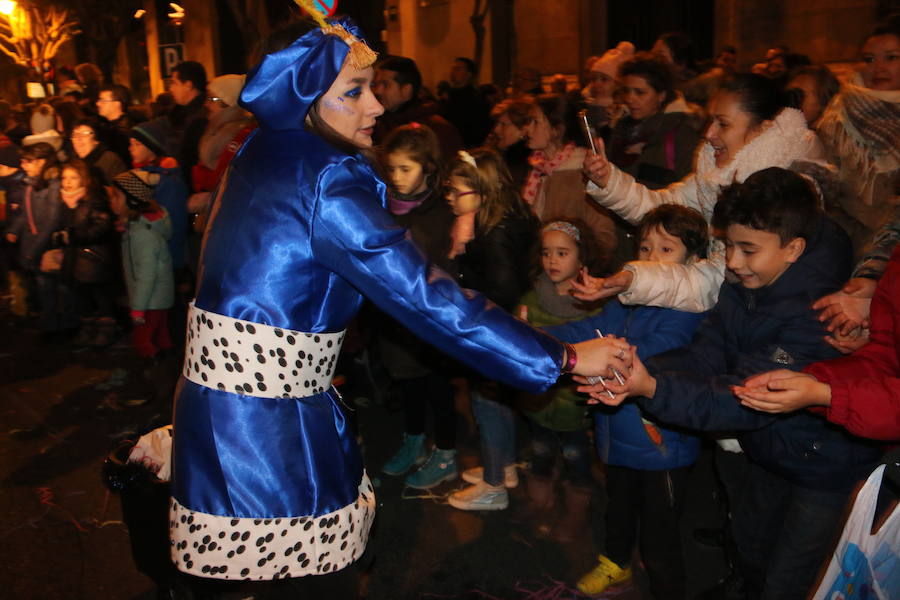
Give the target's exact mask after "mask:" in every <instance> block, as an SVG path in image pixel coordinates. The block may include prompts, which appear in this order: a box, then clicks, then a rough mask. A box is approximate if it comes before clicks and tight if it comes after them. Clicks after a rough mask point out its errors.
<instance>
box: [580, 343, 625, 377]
mask: <svg viewBox="0 0 900 600" xmlns="http://www.w3.org/2000/svg"><path fill="white" fill-rule="evenodd" d="M573 345H574V347H575V352H576V354H578V361H577V362H576V363H575V369H574V370H573V371H572V373H573V374H575V375H586V376H597V375H604V376H612V372H611V371H610V369H616V370H618V371H619V372H620V373H627V372H628V370H629V369H630V368H631V346H629V345H628V340H626V339H624V338H617V337H616V336H614V335H610V336H606V337H602V338H601V337H598V338H593V339H590V340H587V341H584V342H579V343H577V344H573ZM576 380H577V379H576Z"/></svg>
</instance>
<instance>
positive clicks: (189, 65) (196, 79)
mask: <svg viewBox="0 0 900 600" xmlns="http://www.w3.org/2000/svg"><path fill="white" fill-rule="evenodd" d="M172 73H173V74H175V73H177V74H178V79H180V80H182V81H190V82H191V83H192V84H193V85H194V89H195V90H197V91H198V92H200V93H201V94H202V93H204V92H205V91H206V69H204V68H203V65H201V64H200V63H198V62H196V61H193V60H186V61H184V62H180V63H178V64H177V65H175V68H174V69H172Z"/></svg>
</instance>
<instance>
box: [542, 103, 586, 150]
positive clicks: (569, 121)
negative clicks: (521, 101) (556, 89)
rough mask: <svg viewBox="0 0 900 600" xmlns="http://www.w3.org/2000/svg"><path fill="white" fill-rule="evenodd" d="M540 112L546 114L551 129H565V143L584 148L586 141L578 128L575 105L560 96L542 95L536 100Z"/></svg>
mask: <svg viewBox="0 0 900 600" xmlns="http://www.w3.org/2000/svg"><path fill="white" fill-rule="evenodd" d="M534 103H535V105H536V107H537V109H538V110H540V111H541V112H542V113H544V116H545V117H547V121H548V122H549V123H550V126H551V127H559V126H562V127H563V142H566V143H568V142H575V143H576V144H578V145H579V146H583V145H584V144H585V143H587V142H586V141H584V140H583V139H582V138H583V137H584V136H582V135H581V130H580V129H579V128H578V113H577V110H576V107H575V104H574V103H572V102H569V101H568V100H567V99H566V98H565V97H563V96H560V95H559V94H541V95H540V96H538V97H537V98H535V99H534Z"/></svg>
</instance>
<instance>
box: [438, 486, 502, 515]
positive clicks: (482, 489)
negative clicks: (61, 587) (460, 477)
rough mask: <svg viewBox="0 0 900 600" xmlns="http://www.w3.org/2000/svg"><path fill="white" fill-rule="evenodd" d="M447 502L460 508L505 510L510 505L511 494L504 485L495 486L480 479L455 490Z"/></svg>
mask: <svg viewBox="0 0 900 600" xmlns="http://www.w3.org/2000/svg"><path fill="white" fill-rule="evenodd" d="M447 502H448V503H449V504H450V506H453V507H455V508H458V509H460V510H504V509H505V508H506V507H507V506H509V494H507V493H506V488H505V487H503V486H502V485H498V486H496V487H494V486H492V485H488V484H486V483H485V482H483V481H480V482H478V483H476V484H475V485H471V486H469V487H467V488H463V489H461V490H459V491H458V492H453V493H452V494H450V497H449V498H448V499H447Z"/></svg>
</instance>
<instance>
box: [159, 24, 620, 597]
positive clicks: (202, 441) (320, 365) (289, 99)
mask: <svg viewBox="0 0 900 600" xmlns="http://www.w3.org/2000/svg"><path fill="white" fill-rule="evenodd" d="M338 25H339V27H335V28H331V29H330V30H329V31H327V32H326V30H324V29H320V28H317V29H314V30H313V31H311V32H309V33H307V34H306V35H304V36H302V37H300V38H299V39H297V40H296V41H295V42H294V43H293V44H291V45H290V46H288V47H287V48H285V49H283V50H280V51H278V52H274V53H272V54H269V55H267V56H266V57H265V58H264V59H263V61H262V62H261V64H260V65H259V66H258V67H256V69H254V70H253V71H252V72H251V73H250V74H249V75H248V80H247V84H246V86H245V88H244V90H243V92H242V94H241V103H242V104H243V106H244V107H245V108H247V109H248V110H250V111H251V112H253V114H254V115H255V116H256V118H257V119H258V121H259V124H260V127H259V129H258V130H257V131H256V132H255V133H254V134H253V135H252V136H251V137H250V138H249V139H248V141H247V142H246V144H245V145H244V147H243V148H242V149H241V150H240V152H239V153H238V155H237V156H236V157H235V159H234V161H233V163H232V166H231V169H230V171H229V173H228V174H227V175H226V179H225V181H224V182H223V184H222V189H221V190H220V194H219V197H218V201H217V203H216V207H215V208H214V211H213V214H212V216H211V224H210V227H209V229H208V231H207V238H206V240H205V246H204V254H203V257H202V262H201V271H200V278H199V285H198V293H197V297H196V300H195V303H194V305H193V306H192V308H191V311H190V314H189V330H188V336H187V337H188V341H187V348H186V358H185V367H184V377H183V379H182V382H181V385H180V386H179V392H178V395H177V398H176V405H175V441H174V457H173V461H174V464H173V481H172V496H173V497H172V501H171V506H170V525H171V527H170V533H171V539H172V558H173V560H174V562H175V564H176V566H177V567H178V569H179V570H181V571H184V572H187V573H191V574H194V575H198V576H201V577H212V578H218V579H237V580H269V579H279V578H285V577H294V578H295V577H302V576H307V575H320V574H326V573H332V572H335V571H339V570H341V569H343V568H344V567H346V566H348V565H351V564H352V563H353V562H354V561H355V560H356V559H357V558H358V557H359V555H360V554H361V553H362V551H363V550H364V549H365V544H366V539H367V536H368V531H369V527H370V525H371V522H372V517H373V514H374V506H375V504H374V496H373V492H372V487H371V485H370V484H369V481H368V478H367V477H366V474H365V472H364V469H363V465H362V461H361V458H360V454H359V452H358V449H357V447H356V443H355V440H354V438H353V436H352V435H351V433H350V432H349V430H348V424H347V423H346V421H345V419H344V417H343V415H342V413H341V411H340V409H339V407H338V402H339V396H338V394H337V392H336V391H335V390H334V389H333V388H331V386H330V381H331V376H332V372H333V366H334V362H335V360H336V357H337V353H338V351H339V349H340V343H341V341H342V339H343V330H344V328H345V327H346V326H347V324H348V322H349V321H350V320H351V319H352V318H353V316H354V315H355V314H356V312H357V310H358V309H359V307H360V304H361V303H362V300H363V296H365V297H367V298H369V299H370V300H372V301H373V302H375V304H376V305H378V306H379V307H380V308H381V309H382V310H384V311H385V312H387V313H389V314H390V315H391V316H393V317H394V318H396V319H398V320H400V321H401V322H403V323H404V324H405V325H406V326H407V327H408V328H409V329H410V330H411V331H413V332H415V333H417V334H418V335H420V336H421V337H422V338H423V339H425V340H427V341H428V342H430V343H432V344H434V345H435V346H437V347H438V348H440V349H441V350H443V351H445V352H447V353H448V354H450V355H452V356H454V357H456V358H457V359H459V360H462V361H464V362H466V363H468V364H470V365H472V366H473V367H475V368H477V369H479V370H480V371H482V372H484V373H485V374H486V375H488V376H490V377H492V378H495V379H498V380H502V381H504V382H506V383H508V384H510V385H514V386H516V387H520V388H522V389H527V390H531V391H534V392H537V391H540V390H543V389H546V388H547V387H549V386H550V385H552V384H553V383H554V382H555V381H556V380H557V378H558V377H559V375H560V372H561V369H562V370H571V371H572V372H575V373H581V374H600V373H601V372H605V371H606V370H607V369H608V367H609V366H610V365H612V366H616V367H617V368H620V369H625V368H627V365H625V364H624V363H623V362H622V360H621V356H623V355H624V352H623V350H624V349H625V348H627V344H626V343H625V342H623V341H621V340H605V341H597V340H595V341H592V342H588V343H586V344H584V345H578V346H576V347H574V348H573V347H571V346H565V345H563V344H561V343H560V342H558V341H557V340H555V339H554V338H552V337H550V336H548V335H546V334H542V333H539V332H537V331H535V330H533V329H531V328H530V327H528V326H527V325H525V324H524V323H523V322H521V321H518V320H516V319H513V318H511V317H510V316H508V315H507V314H506V313H505V312H503V311H502V310H501V309H499V308H497V307H496V306H494V305H493V304H492V303H490V302H489V301H487V300H486V299H485V298H483V297H481V296H479V295H477V294H475V293H473V292H468V291H463V290H461V289H460V288H459V287H457V286H456V284H455V283H454V282H453V281H452V280H451V279H450V278H449V277H447V276H446V275H445V274H444V273H442V272H441V271H440V270H438V269H436V268H433V267H431V266H430V265H429V264H428V263H426V261H425V259H424V258H423V255H422V253H421V252H420V251H419V250H418V248H416V246H415V245H414V244H413V243H412V242H411V241H410V240H409V237H408V236H407V235H406V233H405V231H404V230H403V229H402V228H399V227H398V226H396V225H395V224H394V222H393V220H392V218H391V216H390V214H389V213H388V211H387V210H385V203H386V201H385V185H384V183H383V182H382V181H381V180H380V179H379V178H378V177H377V175H376V174H375V172H374V171H373V169H372V166H371V165H370V163H369V161H368V159H367V158H366V157H365V156H364V155H363V154H362V153H361V152H360V151H361V150H363V149H365V148H367V147H368V146H370V145H371V137H370V135H371V127H372V125H374V121H375V118H376V117H377V116H378V115H380V114H381V112H382V110H383V109H382V108H381V106H380V105H379V104H378V102H377V100H375V98H374V96H373V95H372V93H371V91H370V89H369V84H370V83H371V79H372V68H371V66H369V64H371V61H368V63H369V64H366V62H362V63H361V62H360V61H361V59H360V57H359V53H357V50H361V49H362V50H368V49H367V48H360V47H359V46H355V44H363V42H362V41H361V40H359V34H358V32H357V30H356V28H355V26H354V25H352V24H351V23H350V22H348V21H340V22H339V23H338ZM348 55H349V57H348ZM363 60H364V59H363ZM576 350H577V351H576Z"/></svg>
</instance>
